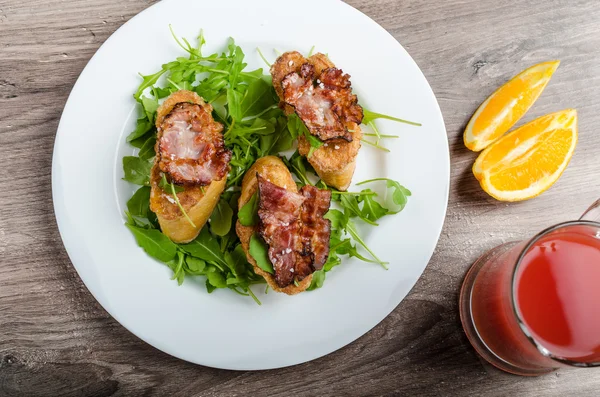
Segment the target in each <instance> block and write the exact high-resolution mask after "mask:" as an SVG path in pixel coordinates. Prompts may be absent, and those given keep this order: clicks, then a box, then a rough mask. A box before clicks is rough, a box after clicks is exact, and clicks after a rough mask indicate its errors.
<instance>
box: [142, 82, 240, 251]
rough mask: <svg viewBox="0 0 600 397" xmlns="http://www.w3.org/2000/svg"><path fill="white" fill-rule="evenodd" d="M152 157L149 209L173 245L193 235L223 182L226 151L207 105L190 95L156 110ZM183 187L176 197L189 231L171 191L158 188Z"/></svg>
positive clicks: (168, 101) (219, 127)
mask: <svg viewBox="0 0 600 397" xmlns="http://www.w3.org/2000/svg"><path fill="white" fill-rule="evenodd" d="M156 129H157V140H156V146H155V149H156V153H157V154H156V157H155V160H154V165H153V167H152V171H151V175H150V187H151V193H150V209H151V210H152V211H153V212H155V213H156V216H157V218H158V222H159V223H160V227H161V229H162V231H163V233H164V234H165V235H167V236H168V237H169V238H170V239H171V240H172V241H174V242H176V243H186V242H189V241H192V240H193V239H195V238H196V236H198V233H200V230H201V229H202V226H204V224H205V223H206V221H207V220H208V218H209V217H210V215H211V213H212V211H213V209H214V208H215V206H216V205H217V203H218V201H219V197H220V196H221V193H222V192H223V189H224V188H225V185H226V182H227V172H228V171H229V160H230V159H231V152H230V151H229V150H228V149H227V148H225V145H224V143H223V134H222V133H221V132H222V130H223V126H222V125H221V124H220V123H217V122H216V121H215V120H214V119H213V117H212V106H211V105H210V104H208V103H206V102H204V100H203V99H202V98H201V97H200V96H199V95H198V94H196V93H195V92H192V91H186V90H181V91H177V92H174V93H173V94H171V95H170V96H169V97H168V98H167V99H166V100H165V101H164V102H163V104H162V105H161V106H160V107H159V108H158V110H157V116H156ZM163 176H164V177H165V178H166V179H167V182H169V183H171V182H173V183H175V184H177V185H178V186H180V187H183V191H180V192H177V193H176V194H177V198H178V199H179V202H180V203H181V206H182V207H183V209H184V210H185V212H186V214H187V215H188V217H189V218H190V219H191V221H192V222H193V223H194V226H192V224H191V223H190V222H189V221H188V220H187V219H186V218H185V217H184V215H183V213H182V212H181V210H180V209H179V206H178V205H177V203H176V201H175V199H174V197H173V194H172V192H171V191H170V190H169V189H167V191H165V190H163V189H162V188H161V187H160V186H159V184H160V181H161V180H162V178H163Z"/></svg>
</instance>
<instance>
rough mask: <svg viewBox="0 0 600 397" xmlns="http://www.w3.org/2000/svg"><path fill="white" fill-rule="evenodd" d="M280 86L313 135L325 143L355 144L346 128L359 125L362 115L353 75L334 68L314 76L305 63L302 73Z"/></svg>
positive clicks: (308, 64) (284, 97)
mask: <svg viewBox="0 0 600 397" xmlns="http://www.w3.org/2000/svg"><path fill="white" fill-rule="evenodd" d="M281 86H282V89H283V100H284V101H285V103H287V104H288V105H290V106H292V107H293V108H294V109H295V111H296V114H297V115H298V117H300V119H301V120H302V121H303V122H304V124H305V125H306V128H308V130H309V131H310V133H311V134H312V135H315V136H316V137H318V138H320V139H321V140H323V141H326V140H329V139H338V138H341V139H345V140H346V141H348V142H351V141H352V134H351V133H350V131H348V128H347V125H348V124H349V123H356V124H360V123H361V122H362V119H363V111H362V108H361V107H360V105H359V104H358V99H357V97H356V95H353V94H352V88H351V83H350V75H348V74H344V72H342V70H341V69H338V68H334V67H332V68H327V69H324V70H323V72H322V73H321V74H320V75H319V76H315V68H314V66H313V65H311V64H310V63H305V64H303V65H302V66H301V68H300V72H299V73H297V72H292V73H289V74H288V75H286V76H285V77H284V79H283V80H282V82H281Z"/></svg>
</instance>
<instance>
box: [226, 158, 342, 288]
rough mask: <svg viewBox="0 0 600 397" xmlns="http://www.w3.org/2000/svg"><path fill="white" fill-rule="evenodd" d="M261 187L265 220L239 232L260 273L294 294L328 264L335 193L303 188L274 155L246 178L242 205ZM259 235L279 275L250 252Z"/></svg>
mask: <svg viewBox="0 0 600 397" xmlns="http://www.w3.org/2000/svg"><path fill="white" fill-rule="evenodd" d="M257 191H258V200H259V205H258V217H259V219H260V220H259V222H258V223H257V224H256V225H254V226H243V225H242V224H241V223H240V222H239V221H238V222H237V224H236V232H237V234H238V236H239V238H240V241H241V243H242V248H243V249H244V251H245V252H246V256H247V258H248V261H249V262H250V263H251V264H252V265H253V267H254V271H255V273H256V274H259V275H261V276H263V277H264V278H265V280H266V281H267V283H268V284H269V286H270V287H271V288H272V289H274V290H275V291H278V292H283V293H286V294H288V295H294V294H297V293H300V292H302V291H304V290H306V289H307V288H308V287H309V286H310V283H311V281H312V274H313V272H314V271H316V270H320V269H322V268H323V265H324V264H325V262H326V261H327V257H328V255H329V237H330V231H331V224H330V222H329V220H327V219H324V218H323V217H324V215H325V213H326V212H327V211H328V210H329V205H330V201H331V191H329V190H320V189H317V188H316V187H314V186H304V187H303V188H302V189H300V191H298V189H297V187H296V183H295V182H294V180H293V179H292V176H291V174H290V172H289V170H288V169H287V167H286V166H285V164H283V162H282V161H281V160H280V159H279V158H277V157H274V156H267V157H263V158H261V159H258V160H257V161H256V163H254V165H253V166H252V167H250V169H249V170H248V171H247V172H246V174H245V175H244V179H243V181H242V193H241V196H240V199H239V203H238V204H239V208H242V207H243V206H244V204H246V203H247V202H248V201H249V200H250V198H251V197H252V195H253V194H254V193H255V192H257ZM255 233H258V235H260V236H261V238H262V239H263V240H264V241H265V242H266V244H267V246H268V248H269V249H268V257H269V260H270V261H271V264H272V265H273V270H274V274H271V273H268V272H266V271H264V270H262V269H260V268H259V267H258V265H257V264H256V262H255V261H254V258H253V257H252V256H251V255H250V254H249V249H250V238H251V237H252V235H253V234H255Z"/></svg>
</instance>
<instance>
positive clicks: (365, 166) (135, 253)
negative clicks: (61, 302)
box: [52, 0, 449, 370]
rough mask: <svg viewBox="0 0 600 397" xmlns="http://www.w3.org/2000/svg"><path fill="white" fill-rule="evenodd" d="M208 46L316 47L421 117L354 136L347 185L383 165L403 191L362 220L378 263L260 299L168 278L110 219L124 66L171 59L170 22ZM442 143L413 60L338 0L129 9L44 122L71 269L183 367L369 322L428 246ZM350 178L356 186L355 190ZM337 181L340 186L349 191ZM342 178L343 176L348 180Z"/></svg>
mask: <svg viewBox="0 0 600 397" xmlns="http://www.w3.org/2000/svg"><path fill="white" fill-rule="evenodd" d="M169 24H172V26H173V28H174V30H175V32H176V33H177V34H178V35H179V36H183V37H187V38H190V39H193V38H195V37H196V36H197V35H198V33H199V31H200V29H201V28H202V29H204V33H205V36H206V39H207V43H208V44H207V49H208V50H209V51H211V52H212V51H216V50H220V49H222V48H223V47H224V45H225V43H226V40H227V38H228V37H230V36H231V37H233V38H235V40H236V42H237V43H238V44H239V45H240V46H241V47H242V48H243V49H244V52H245V53H246V61H247V62H248V64H249V65H248V69H247V70H253V69H255V68H258V67H264V64H263V63H262V61H261V60H260V58H259V57H258V54H257V52H256V48H257V47H260V48H261V49H262V51H263V53H265V55H266V56H267V58H270V60H271V61H272V60H274V59H275V57H276V55H275V52H274V51H273V49H277V50H279V51H282V52H283V51H286V50H299V51H301V52H303V53H307V52H308V51H309V49H310V48H311V47H312V46H313V45H315V46H316V50H317V51H320V52H324V53H328V54H329V57H330V58H331V59H332V61H333V62H334V63H335V64H336V65H337V66H338V67H340V68H342V69H343V70H344V71H345V72H347V73H349V74H350V75H351V76H352V84H353V87H354V89H355V92H356V93H357V94H358V95H359V98H360V100H361V103H363V104H364V105H365V106H366V107H368V108H369V109H371V110H374V111H377V112H380V113H386V114H391V115H396V116H397V117H401V118H406V119H410V120H415V121H419V122H422V123H423V126H422V127H420V128H419V127H412V126H408V125H403V124H397V123H394V122H391V121H380V122H379V123H378V124H379V127H380V130H382V132H383V133H385V134H394V135H399V136H400V138H399V139H388V140H386V141H385V144H386V145H387V146H388V147H389V148H390V149H391V153H385V152H382V151H379V150H377V149H374V148H372V147H369V146H367V145H363V148H362V149H361V153H360V155H359V159H358V166H357V170H356V174H355V175H354V181H355V182H358V181H362V180H365V179H368V178H375V177H389V178H392V179H395V180H398V181H400V183H402V184H403V185H404V186H406V187H408V188H409V189H410V190H411V191H412V193H413V195H412V197H411V198H410V200H409V203H408V205H407V206H406V209H405V210H404V211H403V212H401V213H400V214H398V215H395V216H388V217H385V218H384V219H382V220H381V222H380V226H378V227H375V228H364V229H362V234H363V235H364V236H365V240H366V242H367V244H368V245H369V246H370V247H371V248H372V249H373V250H374V251H375V252H376V253H377V254H378V255H379V256H380V257H381V258H382V259H383V260H387V261H389V270H387V271H386V270H384V269H383V268H381V267H380V266H378V265H376V264H371V263H364V262H360V261H358V260H355V259H348V260H344V261H343V263H342V265H341V266H338V267H336V268H335V269H334V270H332V271H331V272H330V273H328V274H327V280H326V281H325V285H324V286H323V288H321V289H319V290H316V291H312V292H306V293H302V294H299V295H296V296H287V295H283V294H277V293H274V292H272V291H271V292H269V293H268V294H266V295H265V294H264V288H262V287H260V288H258V287H257V288H255V289H254V292H255V293H256V294H257V296H258V298H259V299H260V300H261V301H262V306H259V305H257V304H256V303H255V302H254V301H253V300H252V299H250V298H247V297H243V296H239V295H237V294H235V293H233V292H232V291H230V290H227V289H225V290H216V291H215V292H213V293H212V294H208V293H207V292H206V289H205V287H204V280H202V279H198V280H194V279H193V278H191V277H190V278H187V279H186V281H185V282H184V284H183V285H182V286H181V287H179V286H177V283H176V282H175V281H173V280H170V277H171V270H170V269H169V268H168V267H167V266H165V265H163V264H161V263H159V262H156V261H154V260H153V259H151V258H150V257H148V256H147V255H146V254H145V253H144V252H143V251H142V249H140V248H139V247H138V246H137V245H136V243H135V240H134V238H133V236H132V235H131V233H130V232H129V231H128V230H127V229H126V228H125V227H124V226H123V223H124V215H123V208H124V205H125V202H126V201H127V199H128V198H129V197H130V196H131V194H132V192H133V191H134V190H135V189H136V187H135V186H132V185H130V184H128V183H126V182H124V181H122V180H121V178H122V176H123V174H122V169H121V158H122V156H123V155H127V154H131V153H132V152H133V149H132V148H131V147H130V146H129V145H127V144H126V143H125V137H126V136H127V134H128V133H129V132H130V131H131V130H132V129H133V127H134V124H135V118H136V116H137V113H136V112H137V109H136V108H135V102H134V100H133V98H132V94H133V93H134V92H135V90H136V88H137V86H138V85H139V83H140V78H139V76H138V74H137V73H138V72H141V73H142V74H151V73H154V72H155V71H157V70H159V69H160V65H161V64H163V63H166V62H168V61H171V60H172V59H174V58H175V57H177V56H181V55H184V54H183V53H182V50H181V49H180V48H179V47H178V46H177V45H176V43H175V41H174V40H173V38H172V37H171V34H170V33H169V26H168V25H169ZM448 185H449V152H448V143H447V138H446V131H445V128H444V122H443V119H442V115H441V112H440V109H439V107H438V104H437V102H436V99H435V96H434V94H433V92H432V91H431V88H430V87H429V85H428V84H427V81H426V79H425V77H424V76H423V74H422V73H421V71H420V70H419V68H418V67H417V65H416V64H415V62H414V61H413V60H412V58H411V57H410V56H409V55H408V53H407V52H406V51H405V50H404V49H403V48H402V46H401V45H400V44H398V42H397V41H396V40H395V39H394V38H393V37H392V36H391V35H390V34H388V33H387V32H386V31H385V30H384V29H383V28H382V27H380V26H379V25H378V24H377V23H375V22H374V21H372V20H371V19H369V18H368V17H367V16H365V15H364V14H362V13H360V12H359V11H357V10H355V9H354V8H352V7H350V6H348V5H347V4H345V3H342V2H341V1H337V0H307V1H304V2H302V4H301V5H298V4H297V3H291V2H290V3H288V2H283V1H281V0H261V1H252V2H249V1H245V0H219V1H193V0H166V1H162V2H160V3H158V4H155V5H154V6H152V7H150V8H148V9H147V10H145V11H144V12H142V13H140V14H139V15H137V16H136V17H134V18H133V19H131V20H130V21H129V22H127V23H126V24H125V25H123V26H122V27H121V28H120V29H119V30H117V31H116V32H115V33H114V34H113V35H112V36H111V37H110V38H109V39H108V40H107V41H106V43H104V45H102V47H100V49H99V50H98V52H97V53H96V54H95V55H94V57H93V58H92V59H91V60H90V62H89V63H88V65H87V66H86V68H85V70H84V71H83V72H82V73H81V76H80V77H79V79H78V80H77V83H76V84H75V86H74V87H73V91H72V92H71V95H70V97H69V100H68V101H67V104H66V106H65V109H64V112H63V115H62V118H61V121H60V125H59V127H58V132H57V137H56V143H55V147H54V158H53V164H52V192H53V198H54V208H55V211H56V218H57V222H58V226H59V230H60V234H61V236H62V239H63V242H64V244H65V247H66V249H67V252H68V254H69V257H70V259H71V261H72V262H73V265H74V266H75V268H76V269H77V272H78V273H79V275H80V276H81V279H82V280H83V282H84V283H85V285H86V286H87V287H88V288H89V290H90V292H91V293H92V294H93V295H94V297H95V298H96V299H97V300H98V302H100V304H101V305H102V306H103V307H104V308H105V309H106V310H107V311H108V312H109V313H110V314H111V315H112V316H113V317H114V318H115V319H116V320H117V321H119V322H120V323H121V324H123V326H125V327H126V328H127V329H128V330H130V331H131V332H133V333H134V334H135V335H137V336H138V337H140V338H141V339H143V340H144V341H146V342H148V343H149V344H151V345H152V346H155V347H156V348H158V349H160V350H162V351H164V352H167V353H169V354H171V355H173V356H176V357H179V358H181V359H184V360H187V361H191V362H194V363H198V364H202V365H207V366H211V367H218V368H228V369H240V370H241V369H244V370H247V369H253V370H257V369H268V368H277V367H284V366H288V365H293V364H298V363H302V362H305V361H309V360H312V359H315V358H317V357H320V356H323V355H325V354H328V353H331V352H333V351H334V350H337V349H339V348H341V347H342V346H344V345H346V344H348V343H350V342H352V341H354V340H355V339H357V338H358V337H360V336H361V335H363V334H364V333H365V332H367V331H369V330H370V329H371V328H373V327H374V326H375V325H377V324H378V323H379V322H380V321H381V320H383V319H384V318H385V317H386V316H387V315H388V314H389V313H390V312H391V311H392V310H393V309H394V308H395V307H396V306H397V305H398V304H399V303H400V301H402V299H403V298H404V297H405V296H406V294H407V293H408V292H409V291H410V289H411V288H412V287H413V285H414V284H415V282H416V281H417V279H418V278H419V276H420V275H421V273H422V272H423V270H424V269H425V266H426V265H427V262H428V261H429V259H430V257H431V254H432V253H433V250H434V248H435V245H436V243H437V240H438V237H439V234H440V231H441V228H442V224H443V221H444V216H445V212H446V205H447V200H448ZM359 188H363V186H360V187H359ZM351 189H352V188H351ZM354 189H356V188H354Z"/></svg>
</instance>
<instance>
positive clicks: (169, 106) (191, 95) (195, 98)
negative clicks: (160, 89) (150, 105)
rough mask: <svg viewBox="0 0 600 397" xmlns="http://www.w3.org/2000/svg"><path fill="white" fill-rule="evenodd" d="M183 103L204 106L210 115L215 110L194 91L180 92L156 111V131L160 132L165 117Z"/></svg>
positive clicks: (166, 100)
mask: <svg viewBox="0 0 600 397" xmlns="http://www.w3.org/2000/svg"><path fill="white" fill-rule="evenodd" d="M181 102H190V103H197V104H198V105H200V106H202V107H203V108H204V109H205V110H206V112H207V113H208V114H210V113H211V112H212V110H213V108H212V106H211V105H210V104H209V103H206V102H204V99H202V97H201V96H200V95H198V94H196V93H195V92H193V91H187V90H179V91H176V92H174V93H172V94H171V95H169V97H168V98H167V99H165V101H164V102H163V103H162V105H160V106H159V107H158V109H156V123H155V124H156V129H157V130H159V129H160V128H161V127H160V126H161V125H162V123H163V121H164V120H165V117H166V116H167V115H168V114H169V113H171V110H173V107H175V105H177V104H178V103H181Z"/></svg>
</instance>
